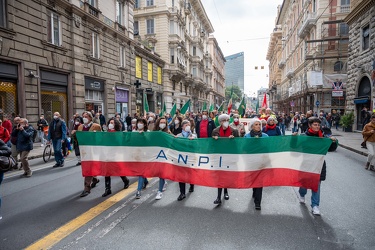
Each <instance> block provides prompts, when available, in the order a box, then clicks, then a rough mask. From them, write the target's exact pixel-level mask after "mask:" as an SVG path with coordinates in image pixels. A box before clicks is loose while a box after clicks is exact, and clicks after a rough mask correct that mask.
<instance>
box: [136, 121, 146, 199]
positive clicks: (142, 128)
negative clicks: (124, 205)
mask: <svg viewBox="0 0 375 250" xmlns="http://www.w3.org/2000/svg"><path fill="white" fill-rule="evenodd" d="M137 131H138V132H139V133H143V132H147V131H148V127H147V121H146V119H144V118H138V119H137ZM147 185H148V180H147V178H145V177H142V176H139V177H138V188H137V193H136V194H135V198H136V199H140V198H141V190H142V189H145V188H146V187H147Z"/></svg>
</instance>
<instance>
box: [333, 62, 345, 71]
mask: <svg viewBox="0 0 375 250" xmlns="http://www.w3.org/2000/svg"><path fill="white" fill-rule="evenodd" d="M343 66H344V64H343V63H342V62H341V61H337V62H335V65H334V66H333V71H335V72H338V71H341V70H342V67H343Z"/></svg>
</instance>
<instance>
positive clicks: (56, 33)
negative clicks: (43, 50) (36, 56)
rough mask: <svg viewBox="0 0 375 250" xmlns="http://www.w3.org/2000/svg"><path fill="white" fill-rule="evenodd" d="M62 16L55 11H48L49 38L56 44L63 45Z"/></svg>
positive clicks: (49, 40) (50, 41)
mask: <svg viewBox="0 0 375 250" xmlns="http://www.w3.org/2000/svg"><path fill="white" fill-rule="evenodd" d="M60 30H61V28H60V17H59V15H57V14H56V13H54V12H51V11H48V12H47V40H48V42H49V43H52V44H54V45H56V46H60V45H61V32H60Z"/></svg>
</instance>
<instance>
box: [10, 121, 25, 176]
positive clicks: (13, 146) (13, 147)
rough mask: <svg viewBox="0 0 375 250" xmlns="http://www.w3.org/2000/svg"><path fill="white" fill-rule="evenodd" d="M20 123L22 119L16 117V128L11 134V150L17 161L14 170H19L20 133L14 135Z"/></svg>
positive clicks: (14, 127)
mask: <svg viewBox="0 0 375 250" xmlns="http://www.w3.org/2000/svg"><path fill="white" fill-rule="evenodd" d="M20 121H21V118H20V117H19V116H16V117H14V119H13V122H14V126H13V128H12V132H11V133H10V142H11V148H10V149H11V150H12V157H13V158H14V159H15V160H16V166H15V167H14V169H18V154H19V152H18V151H17V135H18V133H14V134H13V131H15V130H16V129H17V128H18V125H19V124H20ZM19 169H20V170H21V169H22V168H21V167H20V168H19Z"/></svg>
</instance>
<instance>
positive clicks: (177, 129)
mask: <svg viewBox="0 0 375 250" xmlns="http://www.w3.org/2000/svg"><path fill="white" fill-rule="evenodd" d="M181 123H182V118H181V117H180V116H176V117H175V118H174V119H173V120H172V124H171V127H170V129H171V132H172V134H174V135H178V134H179V133H181V132H182V128H181Z"/></svg>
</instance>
